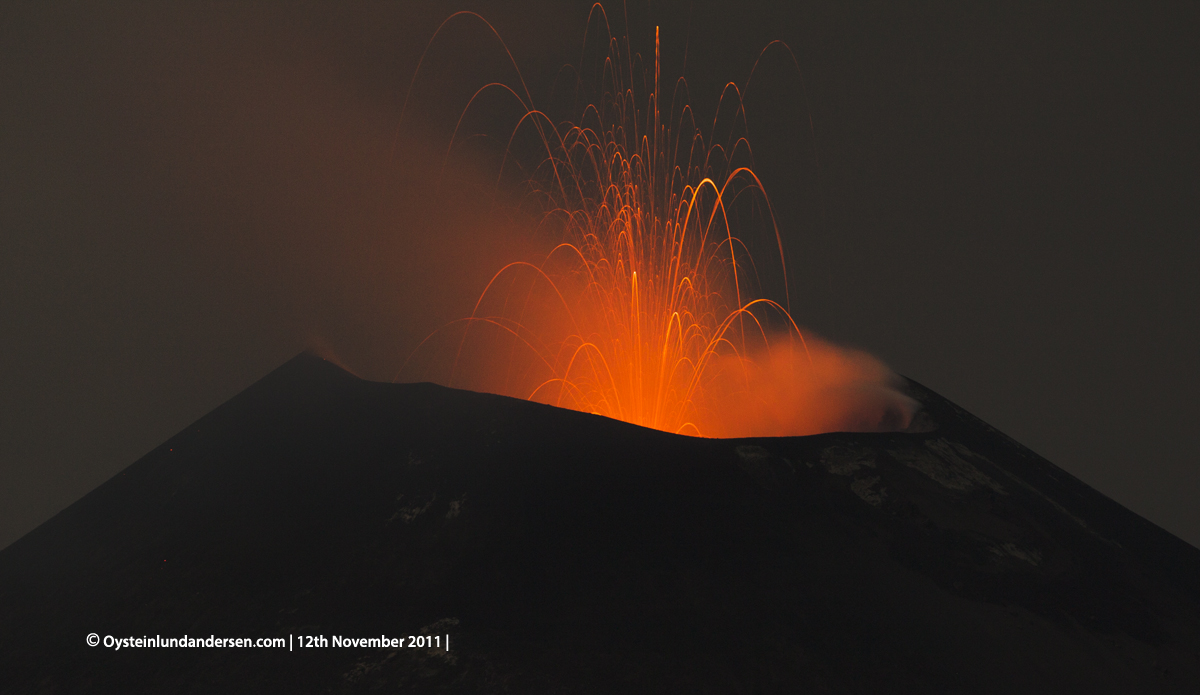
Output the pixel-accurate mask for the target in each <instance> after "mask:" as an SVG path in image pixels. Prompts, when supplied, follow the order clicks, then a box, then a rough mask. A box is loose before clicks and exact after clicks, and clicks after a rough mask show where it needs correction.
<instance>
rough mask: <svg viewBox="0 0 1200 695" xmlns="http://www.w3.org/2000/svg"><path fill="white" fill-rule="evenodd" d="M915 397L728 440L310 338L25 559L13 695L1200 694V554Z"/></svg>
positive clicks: (16, 614) (1017, 448) (51, 527)
mask: <svg viewBox="0 0 1200 695" xmlns="http://www.w3.org/2000/svg"><path fill="white" fill-rule="evenodd" d="M906 389H907V391H908V394H909V395H910V396H911V397H912V398H914V399H915V400H917V401H918V402H919V403H920V404H921V406H922V411H921V413H920V415H919V416H918V418H917V419H916V420H915V421H914V424H913V426H910V428H909V430H908V431H905V432H895V433H855V434H846V433H834V434H822V435H815V436H807V437H790V438H765V439H736V440H717V439H701V438H692V437H685V436H679V435H673V434H668V433H664V432H660V431H655V430H650V429H645V428H640V427H636V426H633V425H629V424H626V423H623V422H618V421H615V420H610V419H607V418H603V417H600V416H596V415H589V414H586V413H580V412H575V411H569V410H562V409H557V408H553V407H549V406H545V405H540V404H537V403H532V402H527V401H521V400H517V399H512V398H507V397H502V396H494V395H487V394H480V393H473V392H468V391H458V390H454V389H450V388H445V387H441V386H436V385H432V384H384V383H376V382H369V381H364V380H361V379H359V378H357V377H355V376H353V375H351V374H349V373H347V372H345V371H343V370H342V369H340V368H338V367H336V366H334V365H333V364H331V363H329V362H326V361H324V360H322V359H320V358H317V357H314V356H312V355H308V354H304V355H300V356H298V357H296V358H294V359H293V360H291V361H290V362H288V363H287V364H285V365H283V366H282V367H280V368H279V369H277V370H276V371H274V372H272V373H271V374H269V375H268V376H266V377H264V378H263V379H262V380H260V381H259V382H258V383H256V384H254V385H253V386H251V387H250V388H248V389H247V390H246V391H244V392H242V393H241V394H239V395H238V396H236V397H235V398H233V399H232V400H230V401H229V402H227V403H226V404H224V405H222V406H221V407H219V408H217V409H216V410H214V411H213V412H211V413H210V414H208V415H207V416H205V417H204V418H202V419H200V420H199V421H198V422H196V423H195V424H194V425H192V426H190V427H188V428H187V429H186V430H184V431H182V432H180V433H179V434H178V435H176V436H175V437H173V438H171V439H170V440H169V441H167V442H166V443H164V444H163V445H162V446H160V447H158V448H157V449H155V450H154V451H152V452H150V453H149V454H147V455H146V456H144V457H143V458H142V459H140V460H138V461H137V462H136V463H134V464H133V465H131V466H129V467H128V468H127V469H125V470H124V471H122V472H121V473H119V474H118V475H116V476H115V477H113V478H112V479H111V480H109V481H107V482H106V483H104V484H103V485H101V486H100V487H98V488H97V489H96V490H94V491H93V492H91V493H90V494H88V495H87V496H85V497H84V498H82V499H81V500H79V501H78V502H76V503H75V504H73V505H71V506H70V507H68V508H67V509H65V510H64V511H62V512H61V513H60V514H58V515H57V516H55V517H54V518H52V519H50V520H49V521H47V522H46V523H44V524H42V525H41V526H40V527H39V528H37V529H35V530H34V531H32V532H31V533H29V534H28V535H26V536H25V537H23V538H21V539H20V540H18V541H17V542H15V543H13V544H12V545H11V546H9V547H8V548H6V549H4V550H3V551H2V552H0V674H2V675H0V683H2V684H3V687H2V688H0V690H3V691H4V692H19V693H43V692H45V693H59V692H63V693H65V692H114V693H117V692H119V693H139V692H177V693H183V692H255V693H263V692H288V693H292V692H331V693H343V692H345V693H352V692H353V693H357V692H406V693H409V692H411V693H560V692H561V693H592V692H596V693H607V692H637V693H643V692H644V693H671V692H705V693H707V692H712V693H772V692H780V693H784V692H786V693H793V692H817V693H878V692H890V693H907V692H912V693H1042V692H1045V693H1063V692H1080V693H1083V692H1086V693H1134V692H1137V693H1185V692H1186V693H1195V692H1198V691H1200V551H1198V550H1197V549H1196V548H1193V547H1191V546H1190V545H1188V544H1186V543H1184V542H1183V541H1181V540H1179V539H1177V538H1175V537H1174V536H1172V535H1170V534H1169V533H1167V532H1165V531H1163V530H1162V529H1160V528H1158V527H1156V526H1154V525H1153V524H1151V523H1150V522H1148V521H1146V520H1144V519H1142V518H1140V517H1138V516H1137V515H1135V514H1133V513H1132V512H1130V511H1128V510H1126V509H1124V508H1122V507H1121V506H1119V505H1118V504H1116V503H1115V502H1113V501H1111V500H1109V499H1107V498H1106V497H1104V496H1103V495H1101V494H1099V493H1098V492H1096V491H1095V490H1092V489H1091V488H1089V487H1088V486H1087V485H1085V484H1083V483H1082V482H1080V481H1079V480H1077V479H1075V478H1073V477H1072V476H1070V475H1069V474H1067V473H1065V472H1064V471H1062V470H1061V469H1059V468H1057V467H1055V466H1054V465H1052V464H1051V463H1049V462H1048V461H1046V460H1044V459H1042V458H1040V457H1039V456H1037V455H1036V454H1034V453H1033V452H1031V451H1029V450H1028V449H1026V448H1025V447H1023V446H1021V445H1020V444H1018V443H1017V442H1015V441H1013V440H1012V439H1010V438H1008V437H1006V436H1005V435H1003V434H1001V433H1000V432H998V431H996V430H995V429H993V428H992V427H990V426H988V425H987V424H985V423H984V422H982V421H980V420H979V419H977V418H975V417H973V416H972V415H970V414H969V413H967V412H966V411H964V410H962V409H961V408H959V407H957V406H955V405H954V404H952V403H950V402H949V401H947V400H946V399H944V398H942V397H940V396H938V395H937V394H935V393H933V392H932V391H930V390H928V389H926V388H924V387H922V386H920V385H919V384H917V383H915V382H912V381H909V382H907V384H906ZM1131 436H1133V435H1132V434H1131ZM93 633H95V635H96V637H95V638H94V639H96V640H98V641H99V642H100V643H99V644H97V645H96V646H90V645H89V643H88V636H89V635H91V634H93ZM185 636H186V638H188V639H195V638H199V639H200V642H199V643H198V645H197V646H172V647H164V646H146V644H147V642H143V643H142V646H140V647H139V646H137V644H136V642H135V640H138V639H143V640H144V639H146V638H148V639H149V640H150V642H149V644H155V643H156V640H159V642H158V643H161V640H167V639H168V638H170V639H176V638H184V637H185ZM214 636H215V638H221V639H226V638H245V639H247V640H250V641H251V643H252V644H253V640H261V639H272V638H274V639H276V640H277V641H276V642H275V643H274V644H275V646H245V645H244V644H235V645H234V646H228V645H226V646H223V647H222V646H209V645H207V644H205V641H206V640H208V639H209V638H210V637H214ZM385 638H386V639H385ZM371 639H374V640H375V641H374V642H371V641H365V642H364V641H360V640H371ZM122 641H123V642H122ZM185 644H189V643H187V642H185ZM118 646H120V647H121V648H117V647H118Z"/></svg>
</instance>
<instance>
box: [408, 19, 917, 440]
mask: <svg viewBox="0 0 1200 695" xmlns="http://www.w3.org/2000/svg"><path fill="white" fill-rule="evenodd" d="M592 12H593V15H592V17H589V27H590V26H591V25H592V21H591V20H592V18H596V19H598V20H599V21H598V22H597V24H601V23H602V24H603V26H604V29H605V32H606V38H607V45H606V48H605V51H603V52H601V55H600V56H599V57H598V58H596V59H595V62H594V64H595V66H596V68H595V80H594V81H593V82H594V84H596V85H598V88H596V91H595V95H594V98H591V99H584V100H583V103H584V106H583V107H582V108H581V109H577V110H576V112H575V117H574V118H573V119H567V120H559V121H555V120H553V119H552V118H551V117H550V116H549V115H547V113H546V112H544V111H542V110H539V109H537V108H535V107H534V105H533V100H532V99H531V98H530V96H529V92H528V90H527V89H525V87H524V80H523V79H520V80H519V82H520V85H518V86H517V87H516V88H514V87H513V86H510V85H506V84H503V83H498V82H493V83H489V84H487V85H483V86H482V87H480V88H479V90H478V91H476V92H475V95H474V96H473V97H472V98H471V100H470V102H469V103H468V104H467V106H466V107H465V108H464V110H463V112H462V114H463V115H462V117H460V119H459V125H458V127H457V128H456V129H455V133H454V135H453V136H452V138H451V144H450V150H453V148H454V147H455V142H456V140H458V141H461V140H462V139H463V137H464V136H463V133H462V132H460V129H461V128H462V124H463V122H464V120H463V119H464V118H465V117H466V115H467V114H468V113H469V112H470V110H471V109H472V107H473V104H475V102H476V100H477V98H478V97H480V95H482V94H484V93H485V92H487V91H489V90H492V91H496V90H498V91H501V92H503V93H505V94H506V95H508V96H509V97H510V98H511V99H515V100H516V101H517V102H519V103H520V106H521V111H522V114H521V115H520V117H519V118H518V119H517V121H516V123H515V124H514V125H513V126H512V128H511V130H509V131H507V132H506V133H505V137H504V138H503V140H504V142H505V145H504V148H503V152H502V154H501V156H500V163H499V170H500V171H499V172H498V176H497V190H499V189H500V188H501V182H503V181H505V180H506V176H507V177H509V178H512V177H513V176H514V175H515V176H516V178H517V179H518V180H519V185H520V189H519V195H517V197H516V200H517V203H516V205H517V206H519V207H522V208H523V209H527V210H533V211H535V214H534V215H533V216H532V217H531V219H533V220H535V223H534V224H535V225H536V227H537V232H536V234H535V236H536V238H537V239H538V240H539V241H540V242H541V243H542V244H543V249H542V251H541V252H540V253H539V255H538V256H537V257H536V258H532V259H524V260H515V261H513V262H510V263H508V264H506V265H504V266H503V267H501V268H499V270H498V271H497V272H496V273H495V275H494V276H493V277H492V278H491V280H490V281H489V282H487V283H486V285H485V286H484V287H483V290H482V292H481V293H480V296H479V299H478V301H477V302H476V304H475V307H474V310H473V311H472V313H471V315H470V316H468V317H465V318H462V319H459V320H457V321H454V322H451V323H450V324H448V325H446V326H444V327H443V328H441V329H440V330H438V331H436V332H435V333H434V334H433V335H431V336H429V337H428V338H426V340H425V341H423V342H422V343H421V345H420V346H418V348H417V349H416V350H415V351H414V353H413V355H412V356H411V357H410V358H409V360H408V361H407V362H406V363H405V367H403V368H402V370H401V375H405V374H412V373H413V372H422V373H424V374H426V375H433V376H434V377H435V378H436V379H437V380H439V381H444V382H445V383H448V384H449V385H452V386H459V387H465V388H470V389H473V390H477V391H487V392H492V393H500V394H505V395H512V396H518V397H521V398H526V399H530V400H536V401H540V402H543V403H548V404H551V405H556V406H561V407H565V408H572V409H575V410H581V411H585V412H590V413H596V414H599V415H604V416H608V417H612V418H616V419H619V420H624V421H627V422H631V423H635V424H638V425H643V426H646V427H652V428H655V429H660V430H666V431H669V432H677V433H685V434H693V435H703V436H720V437H729V436H770V435H798V434H811V433H816V432H822V431H835V430H858V431H862V430H890V429H900V428H903V427H905V426H906V425H907V424H908V422H909V420H910V418H911V415H912V412H913V409H914V404H913V402H912V401H911V400H909V399H908V398H906V397H904V396H903V395H901V394H900V393H899V392H898V391H896V390H895V389H894V388H893V386H892V384H893V380H894V379H895V377H894V375H893V374H892V373H891V372H890V371H889V370H888V369H887V368H886V367H884V366H883V365H882V364H881V363H879V362H878V361H877V360H875V359H874V358H872V357H870V356H869V355H867V354H865V353H861V352H857V351H849V350H845V349H841V348H837V347H834V346H832V345H830V344H828V343H826V342H823V341H820V340H819V339H815V338H814V337H812V336H809V335H806V334H805V333H804V332H802V331H801V329H800V327H799V326H798V325H797V324H796V322H795V321H794V320H793V319H792V316H791V314H790V313H789V310H788V303H789V302H788V290H787V285H786V278H787V269H786V267H785V260H784V258H785V254H784V248H783V239H782V236H781V234H780V230H779V226H778V224H777V223H776V219H775V215H774V212H773V210H772V207H771V203H770V199H769V198H768V197H767V195H766V191H765V189H764V187H763V184H762V181H761V180H760V179H759V177H758V176H757V175H756V174H755V171H754V167H753V153H752V151H751V148H750V144H749V141H748V139H747V136H746V133H745V110H744V108H743V104H742V93H741V91H740V90H739V89H738V87H737V86H736V85H734V84H730V85H728V86H727V87H726V88H725V90H724V92H723V94H722V96H721V98H720V102H719V104H718V107H717V110H716V116H715V117H714V120H713V123H712V124H711V126H709V129H708V133H707V134H706V133H705V131H704V130H703V129H701V128H700V127H699V125H698V124H697V116H696V115H695V112H694V111H693V109H692V108H691V106H690V105H689V104H688V103H687V101H686V94H687V83H686V81H685V80H683V78H682V77H681V78H679V79H678V80H676V81H675V82H674V84H673V86H672V88H671V90H670V91H671V92H672V96H671V98H670V101H669V103H664V102H663V100H662V95H663V92H664V90H663V84H662V82H661V79H660V78H661V75H660V56H659V36H658V29H657V28H656V29H655V39H654V62H653V65H652V66H649V65H647V66H646V67H645V68H644V69H643V70H641V71H640V72H641V74H639V71H638V70H637V67H636V66H637V65H639V64H643V65H645V64H647V63H648V62H649V61H643V60H642V59H641V57H640V56H639V55H636V54H634V53H632V52H631V51H630V48H629V41H628V38H625V40H624V41H622V40H621V39H620V38H618V37H615V36H614V35H613V33H612V31H611V29H610V27H609V24H608V19H607V17H606V16H605V15H604V11H603V8H602V7H600V6H599V5H596V6H594V7H593V10H592ZM460 17H461V18H472V19H473V20H478V21H482V22H484V24H486V25H487V27H488V28H489V29H491V31H492V32H493V34H495V30H494V29H492V27H491V25H490V24H487V23H486V20H483V18H482V17H480V16H479V15H476V14H474V13H468V12H463V13H458V14H455V15H452V16H451V17H450V18H448V19H447V20H446V21H445V22H444V23H443V24H442V27H441V28H439V30H438V33H440V32H441V31H442V29H443V28H445V27H446V26H447V24H449V23H450V22H451V21H452V20H455V19H457V18H460ZM436 38H437V34H436V33H435V35H434V38H433V39H431V41H430V45H432V44H433V41H434V40H435V39H436ZM496 38H497V39H499V36H498V34H497V35H496ZM584 43H585V54H586V46H587V41H586V39H585V42H584ZM501 44H502V42H501ZM784 49H785V50H786V47H784ZM426 50H428V49H426ZM504 50H505V52H506V53H508V49H507V47H505V49H504ZM508 56H509V60H510V61H511V53H508ZM422 61H424V58H422ZM584 64H585V60H584V59H582V58H581V61H580V68H579V75H580V80H579V84H578V85H577V88H576V97H577V98H578V96H579V94H580V92H581V91H582V90H583V89H584V88H585V87H586V84H585V83H586V82H587V80H585V79H583V77H584V75H583V66H584ZM513 67H514V69H515V68H516V65H515V63H514V64H513ZM419 71H420V68H419V67H418V72H419ZM517 74H518V76H519V75H520V73H519V70H518V71H517ZM415 80H416V77H415V76H414V83H415ZM410 93H411V88H410ZM406 108H407V104H406ZM718 130H722V132H723V133H727V136H726V137H723V138H718V137H717V135H716V134H717V132H718ZM447 158H449V153H448V154H447ZM514 172H517V173H516V174H514ZM749 235H754V236H755V238H756V240H757V241H761V240H762V239H763V238H764V237H765V238H767V239H768V240H769V243H768V244H767V245H766V246H767V248H769V249H770V250H771V252H772V255H774V256H775V259H774V261H773V263H774V262H777V263H778V271H779V273H780V277H782V278H783V284H782V290H783V292H782V295H783V296H782V300H781V301H780V300H777V299H772V298H770V297H768V296H766V293H765V292H764V291H763V289H762V285H763V283H762V282H760V272H759V269H758V267H757V266H756V265H755V263H754V260H753V258H751V255H750V248H751V247H750V246H749V245H748V244H747V243H745V242H744V241H743V239H746V238H749ZM438 377H440V378H438Z"/></svg>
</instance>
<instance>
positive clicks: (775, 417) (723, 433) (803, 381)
mask: <svg viewBox="0 0 1200 695" xmlns="http://www.w3.org/2000/svg"><path fill="white" fill-rule="evenodd" d="M805 342H806V343H807V350H806V349H805V348H804V347H802V346H797V345H788V346H786V347H776V348H773V349H771V350H769V351H768V350H763V351H759V352H757V354H752V355H750V356H749V357H748V358H746V359H734V358H730V357H723V358H721V359H720V360H719V362H718V364H717V365H715V367H716V369H715V371H716V372H717V374H716V378H714V379H713V382H712V383H711V384H710V385H709V387H708V392H709V394H710V398H709V407H710V409H711V410H710V411H709V412H706V413H702V415H701V417H700V421H701V422H700V429H701V431H703V432H704V433H706V434H708V435H711V436H714V437H781V436H791V435H805V434H818V433H821V432H891V431H897V430H903V429H905V428H907V427H908V426H909V423H910V422H911V421H912V418H913V415H914V413H916V411H917V409H918V405H917V403H916V401H914V400H913V399H911V398H909V397H908V396H906V395H904V394H903V393H901V392H900V391H899V390H898V387H899V385H900V384H899V381H900V379H899V377H898V376H897V375H896V374H894V373H893V372H892V371H891V370H890V369H888V368H887V366H886V365H884V364H883V363H882V362H880V361H879V360H878V359H876V358H875V357H873V356H871V355H869V354H867V353H865V352H862V351H861V350H852V349H848V348H844V347H839V346H836V345H833V344H831V343H828V342H825V341H823V340H821V339H819V338H815V337H813V336H812V334H807V335H806V341H805Z"/></svg>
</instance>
